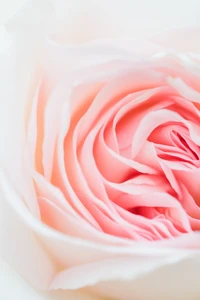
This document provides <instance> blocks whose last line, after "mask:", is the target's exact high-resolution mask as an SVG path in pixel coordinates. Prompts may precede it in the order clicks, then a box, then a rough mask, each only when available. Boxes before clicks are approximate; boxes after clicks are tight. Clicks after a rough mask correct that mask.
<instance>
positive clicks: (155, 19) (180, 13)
mask: <svg viewBox="0 0 200 300" xmlns="http://www.w3.org/2000/svg"><path fill="white" fill-rule="evenodd" d="M35 1H37V0H35ZM41 1H42V0H41ZM53 1H57V2H59V1H63V0H53ZM25 2H27V0H0V24H1V25H2V24H4V23H5V22H6V20H7V19H9V18H10V17H11V16H12V15H13V14H14V13H15V12H16V11H17V10H18V9H19V8H20V7H21V6H22V5H23V4H24V3H25ZM65 2H69V3H71V4H70V5H69V11H70V9H72V10H73V14H74V12H75V11H74V8H75V7H76V9H77V10H78V9H79V7H80V6H81V9H82V10H84V6H87V7H88V3H90V4H91V6H92V9H91V11H90V12H89V13H91V14H92V11H93V10H94V9H95V7H96V17H98V18H99V16H102V17H103V18H104V19H105V20H107V21H106V22H105V23H107V22H111V23H112V24H114V25H115V27H116V29H117V30H118V31H119V32H120V33H121V34H124V33H126V34H128V33H129V32H130V31H131V32H132V31H133V29H136V28H137V29H138V28H139V29H140V34H142V35H145V36H146V35H149V34H151V33H157V32H159V31H161V30H165V29H169V28H173V27H197V26H200V1H199V0H65ZM72 6H73V8H72ZM89 6H90V5H89ZM97 14H99V16H97ZM104 25H105V26H106V24H104Z"/></svg>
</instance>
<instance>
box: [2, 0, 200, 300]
mask: <svg viewBox="0 0 200 300" xmlns="http://www.w3.org/2000/svg"><path fill="white" fill-rule="evenodd" d="M56 2H57V3H58V2H60V3H61V2H62V1H56ZM30 3H31V2H30ZM34 3H36V2H34ZM37 3H39V4H38V11H37V14H38V15H39V17H38V18H35V17H33V15H32V14H31V13H32V10H30V14H28V13H26V18H25V20H24V19H23V18H22V19H20V17H19V18H18V19H16V22H17V24H18V27H17V26H15V22H14V23H13V24H12V23H10V27H9V26H8V28H9V30H10V31H11V32H12V38H13V46H12V51H11V53H10V56H9V57H6V59H7V60H6V59H4V63H2V64H1V70H0V74H1V75H2V82H6V84H5V85H3V86H2V88H1V89H0V92H1V99H5V101H4V102H3V104H2V108H1V111H0V113H1V116H0V121H1V126H0V130H1V131H0V133H1V136H0V137H1V140H2V141H3V144H4V145H3V146H4V147H2V148H0V151H1V152H0V159H1V165H2V167H3V168H2V169H3V172H0V181H1V189H2V191H3V194H2V195H3V196H2V197H1V199H0V200H1V201H2V207H1V210H0V212H1V214H2V215H1V218H0V223H1V226H0V228H1V236H2V240H3V243H2V244H3V247H2V248H3V255H4V257H5V258H6V260H7V261H8V262H9V263H10V264H11V265H12V266H14V267H15V268H16V269H17V270H18V271H19V272H20V274H22V275H23V276H24V277H25V278H27V279H28V280H29V281H30V282H31V284H32V285H34V286H36V287H37V288H40V289H44V290H47V289H59V288H62V289H79V288H82V287H85V286H95V287H96V288H97V290H99V291H100V292H101V293H103V294H105V295H109V296H112V297H114V299H125V300H132V299H133V290H134V288H132V287H133V283H134V281H135V280H136V279H137V278H139V277H145V276H144V275H147V273H151V272H153V271H155V270H157V271H158V269H162V268H165V266H166V265H168V266H170V267H171V270H172V271H171V272H172V273H173V268H175V267H176V264H178V263H180V264H181V263H182V261H185V260H186V259H190V258H191V259H194V258H195V256H194V254H198V251H199V249H200V239H199V232H198V231H199V229H200V211H199V205H200V196H199V185H200V179H199V178H200V176H199V175H200V174H199V172H200V171H199V170H200V168H199V167H200V157H199V156H200V88H199V79H200V72H199V54H198V53H199V52H200V49H199V43H198V41H199V36H200V33H199V31H198V30H194V31H193V30H191V31H184V32H185V34H183V33H182V31H178V32H176V33H174V32H173V33H170V32H169V33H166V35H164V36H165V38H164V39H163V38H162V36H163V35H162V36H157V37H154V38H152V39H149V40H147V41H144V40H134V39H133V38H119V39H118V38H117V39H105V40H94V41H89V42H87V43H83V44H77V45H69V44H65V43H64V41H65V38H63V39H62V38H61V36H60V35H59V34H58V35H56V33H55V32H53V33H52V32H49V30H47V33H48V34H47V33H46V28H43V27H42V25H43V23H44V24H45V26H47V27H48V23H47V22H44V13H45V14H46V15H47V7H48V5H47V6H46V2H44V1H42V3H43V5H44V7H43V6H42V5H41V2H40V1H37ZM63 4H64V2H63ZM29 18H30V19H31V18H32V19H31V21H32V23H31V22H30V24H29V26H30V27H28V30H27V27H26V26H24V24H27V22H29ZM45 26H44V27H45ZM35 27H36V28H35ZM30 32H31V33H34V34H33V35H31V34H30ZM174 37H175V39H174ZM185 37H188V40H189V43H187V39H186V38H185ZM22 62H23V63H22ZM19 74H23V76H22V77H21V76H19ZM5 79H6V80H5ZM3 80H4V81H3ZM11 87H12V88H11ZM5 128H6V130H5ZM5 149H6V151H5ZM195 267H196V268H197V269H198V272H199V267H198V264H197V265H196V264H195ZM163 272H164V271H163ZM183 273H184V272H182V274H183ZM186 273H187V272H186ZM190 274H193V273H192V271H191V270H190ZM194 274H196V273H194ZM116 283H117V284H116ZM124 283H125V284H124ZM198 286H199V285H198Z"/></svg>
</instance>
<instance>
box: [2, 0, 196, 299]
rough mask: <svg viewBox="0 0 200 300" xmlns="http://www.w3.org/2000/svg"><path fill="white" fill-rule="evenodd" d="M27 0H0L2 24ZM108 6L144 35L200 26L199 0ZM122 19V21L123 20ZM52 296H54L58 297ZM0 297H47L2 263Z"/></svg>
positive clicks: (132, 0) (126, 0)
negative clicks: (31, 287) (164, 30)
mask: <svg viewBox="0 0 200 300" xmlns="http://www.w3.org/2000/svg"><path fill="white" fill-rule="evenodd" d="M41 1H42V0H41ZM65 1H68V0H65ZM69 1H73V0H69ZM82 1H87V0H82ZM95 1H97V2H98V1H101V0H94V2H95ZM25 2H26V0H0V25H2V24H4V23H5V22H6V20H7V19H8V18H10V17H11V16H12V15H13V14H14V13H15V12H16V11H17V10H18V8H19V7H20V6H22V5H23V4H24V3H25ZM107 9H108V10H109V11H112V12H113V13H114V14H115V19H116V20H117V21H118V24H120V26H119V27H120V28H121V32H123V30H124V32H125V33H126V31H127V32H129V33H130V32H131V30H132V29H137V28H140V30H141V32H142V33H143V34H144V35H148V34H150V33H157V32H160V31H162V30H163V29H169V28H174V27H188V26H189V27H198V26H200V0H166V1H165V0H164V1H163V0H146V1H145V0H123V1H122V0H119V1H118V0H115V1H113V0H107ZM105 11H106V10H105ZM122 19H123V23H121V22H120V21H121V20H122ZM52 297H53V296H52ZM52 297H51V299H55V298H54V297H53V298H52ZM0 299H2V300H17V299H20V300H41V299H47V298H46V296H45V297H44V296H42V295H39V294H38V293H37V292H36V291H34V290H32V289H31V294H30V287H29V286H28V284H26V283H25V281H24V280H23V279H21V278H19V277H18V275H17V274H16V273H15V272H13V271H12V269H11V268H10V267H9V266H7V265H6V264H5V263H3V262H0ZM48 299H50V298H48ZM62 299H64V297H63V298H62ZM65 299H66V298H65ZM67 299H76V300H78V299H81V300H84V299H86V298H85V297H83V296H80V294H79V293H78V294H74V293H69V295H68V296H67ZM155 300H156V299H155Z"/></svg>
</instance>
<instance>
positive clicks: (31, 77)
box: [0, 0, 200, 300]
mask: <svg viewBox="0 0 200 300" xmlns="http://www.w3.org/2000/svg"><path fill="white" fill-rule="evenodd" d="M24 16H25V17H24ZM52 20H53V17H52V10H51V5H50V2H49V1H44V0H40V1H39V0H35V1H30V2H29V3H28V5H26V6H25V7H24V10H22V12H21V13H19V14H17V15H16V16H15V18H14V19H13V20H12V21H11V22H9V23H8V24H7V29H8V31H9V32H11V33H12V36H13V48H12V49H13V53H11V55H14V53H15V55H14V56H15V58H17V59H16V60H15V61H14V64H12V62H11V63H10V64H9V65H8V66H6V68H5V70H6V69H8V72H7V73H4V74H3V77H2V82H3V79H4V82H5V76H6V78H7V81H8V82H9V86H12V89H11V88H9V86H8V85H7V86H6V87H5V90H4V92H5V93H2V94H1V99H6V100H7V99H9V100H8V104H5V110H4V109H3V110H2V112H1V117H2V118H0V119H1V123H0V125H1V126H0V127H1V128H2V129H4V128H8V130H6V131H5V130H4V131H5V132H6V135H5V132H3V130H1V131H0V134H3V135H2V136H1V140H4V142H5V144H4V147H5V148H4V149H6V151H7V149H9V153H8V152H6V151H1V154H2V155H1V159H2V158H5V152H6V155H7V156H8V155H9V158H10V159H11V162H12V163H13V166H15V172H16V170H18V172H19V174H20V176H21V175H22V174H21V173H20V168H21V161H20V159H19V160H16V159H15V160H16V164H15V163H14V158H16V157H21V156H20V153H22V152H21V151H22V149H20V148H19V149H18V148H17V147H16V145H18V144H20V143H18V142H19V141H21V145H23V138H24V135H23V134H24V133H23V132H22V134H20V132H21V129H22V128H23V127H24V123H23V122H22V120H24V114H25V111H24V110H25V107H26V105H25V104H26V103H27V99H31V98H32V93H33V91H34V87H35V85H36V84H37V80H38V77H39V74H40V67H41V60H42V54H43V51H42V49H43V42H44V41H43V40H44V36H45V33H46V32H47V31H49V30H50V31H51V28H50V27H51V24H52ZM48 22H49V23H48ZM30 33H31V34H30ZM88 37H89V38H91V36H90V34H89V36H88ZM14 56H13V57H14ZM21 62H23V64H22V63H21ZM7 67H8V68H7ZM14 67H15V68H14ZM13 68H14V69H15V70H16V74H12V76H11V77H12V78H11V81H9V79H10V78H9V74H11V73H9V71H12V69H13ZM19 70H20V74H22V73H23V74H24V76H23V78H21V79H19V78H18V77H19V76H18V75H19V73H17V72H18V71H19ZM30 70H32V73H30ZM6 74H7V75H6ZM15 76H16V77H15ZM12 80H13V81H12ZM14 83H15V85H14ZM25 87H26V88H25ZM2 90H3V89H2ZM11 108H12V109H11ZM7 109H8V110H9V111H12V110H13V111H14V114H13V115H10V118H9V122H8V120H7V116H8V111H7ZM6 112H7V114H6ZM4 113H5V117H3V116H4ZM2 120H3V121H2ZM13 132H15V137H14V140H12V139H11V138H9V137H12V138H13ZM7 137H8V138H7ZM15 139H16V140H15ZM8 146H9V147H8ZM1 163H3V162H2V161H1ZM23 171H24V170H23ZM16 174H17V173H16ZM19 174H17V175H19ZM24 174H26V173H25V171H24ZM9 175H11V174H9ZM20 176H19V177H20ZM15 179H16V178H12V180H15ZM20 180H26V181H27V178H26V179H25V178H24V179H20ZM26 181H25V182H26ZM0 182H1V187H0V188H1V199H0V200H1V202H0V203H1V207H0V213H1V215H0V242H1V255H2V256H3V257H4V258H5V259H6V261H7V262H9V263H10V264H11V265H12V266H13V267H14V268H15V269H16V270H18V272H20V274H22V275H23V276H24V277H25V278H27V279H28V281H30V282H31V283H32V284H33V285H34V286H36V287H38V288H40V289H51V288H52V289H57V288H62V289H66V288H67V289H78V288H81V287H84V286H86V285H89V286H93V287H94V289H95V291H97V290H98V291H100V292H101V293H102V294H104V295H107V296H109V297H113V298H114V299H124V300H129V299H133V296H134V297H135V298H136V299H137V298H139V299H156V297H157V296H159V295H158V293H159V291H160V298H161V296H162V299H164V297H165V296H164V297H163V294H162V293H163V290H164V289H166V291H167V290H170V288H171V286H172V289H171V294H170V295H169V296H168V297H166V299H169V298H170V299H173V296H174V294H176V296H177V299H184V297H185V295H186V296H187V298H185V299H196V298H194V297H195V296H196V295H198V296H199V295H200V290H199V287H198V285H197V284H196V282H197V281H196V280H197V278H198V271H199V256H197V254H196V256H195V252H198V251H195V250H192V249H199V248H200V238H199V233H194V234H191V235H186V236H183V237H181V238H180V239H176V240H172V241H170V242H169V241H163V242H160V243H155V244H152V245H149V244H148V245H147V244H134V243H133V245H129V246H126V245H123V246H106V245H97V244H94V243H92V242H88V241H83V240H81V239H78V238H72V237H69V236H65V235H63V234H61V233H58V232H56V231H54V230H52V229H50V228H48V227H47V226H45V225H44V224H42V223H40V221H39V220H38V218H36V217H38V210H37V207H34V204H33V203H34V200H35V199H34V195H33V191H32V190H31V184H30V182H29V183H28V184H29V185H30V192H29V194H28V192H27V193H25V194H24V195H23V196H24V197H28V198H30V199H32V200H33V201H32V205H31V210H32V212H33V214H30V213H29V211H28V210H27V209H26V207H25V205H24V203H22V200H21V199H22V198H21V197H19V195H18V194H17V193H16V192H15V191H14V190H13V189H12V187H11V185H10V184H9V183H8V182H7V180H6V179H5V176H4V174H2V176H1V180H0ZM19 183H20V181H19ZM19 189H20V186H19ZM164 246H165V247H164ZM174 246H177V247H179V249H176V248H174ZM181 246H182V247H183V248H182V249H180V247H181ZM184 248H188V250H187V249H185V250H184ZM189 248H191V250H189ZM52 257H53V258H54V259H55V261H57V262H59V264H60V265H62V267H63V269H64V270H63V271H61V272H60V273H58V272H57V269H56V263H55V262H54V260H53V259H52ZM95 261H96V262H95ZM172 275H173V276H175V277H173V276H172ZM186 275H187V276H186ZM155 278H157V280H158V278H159V280H160V284H159V282H156V281H155ZM171 278H174V280H173V281H170V282H171V283H172V285H171V286H169V284H168V283H167V282H169V280H171ZM149 282H150V283H152V286H150V285H149ZM177 282H178V284H179V285H177V287H175V286H174V283H177ZM190 282H192V284H190ZM180 283H181V286H180ZM182 283H184V284H182ZM157 285H158V286H157ZM191 286H192V289H190V287H191ZM141 287H142V290H141ZM152 287H153V288H152ZM152 291H153V292H152ZM141 293H143V294H141ZM144 293H146V294H144ZM152 293H153V294H152ZM141 295H142V296H141ZM143 296H144V297H143ZM198 296H197V299H198V298H199V297H198ZM178 297H179V298H178ZM160 298H159V299H160ZM52 299H53V298H52ZM60 299H61V298H60V297H59V300H60ZM68 299H69V298H68ZM81 299H82V298H81Z"/></svg>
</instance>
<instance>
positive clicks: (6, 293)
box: [0, 260, 102, 300]
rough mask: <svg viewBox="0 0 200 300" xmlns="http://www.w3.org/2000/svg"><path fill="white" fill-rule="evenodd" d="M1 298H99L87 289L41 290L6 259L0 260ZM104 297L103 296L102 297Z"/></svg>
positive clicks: (83, 299)
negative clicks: (33, 285)
mask: <svg viewBox="0 0 200 300" xmlns="http://www.w3.org/2000/svg"><path fill="white" fill-rule="evenodd" d="M0 299H2V300H19V299H22V300H23V299H24V300H25V299H27V300H66V299H68V300H98V299H100V298H99V297H95V295H93V294H92V295H89V293H86V291H52V292H39V291H37V290H35V289H34V288H33V287H32V286H31V285H30V284H29V283H28V282H26V281H25V280H24V279H23V278H22V277H21V276H20V275H19V274H17V273H16V271H14V270H13V269H12V268H11V267H10V266H9V265H8V264H6V263H5V261H3V260H0ZM101 299H102V298H101Z"/></svg>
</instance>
